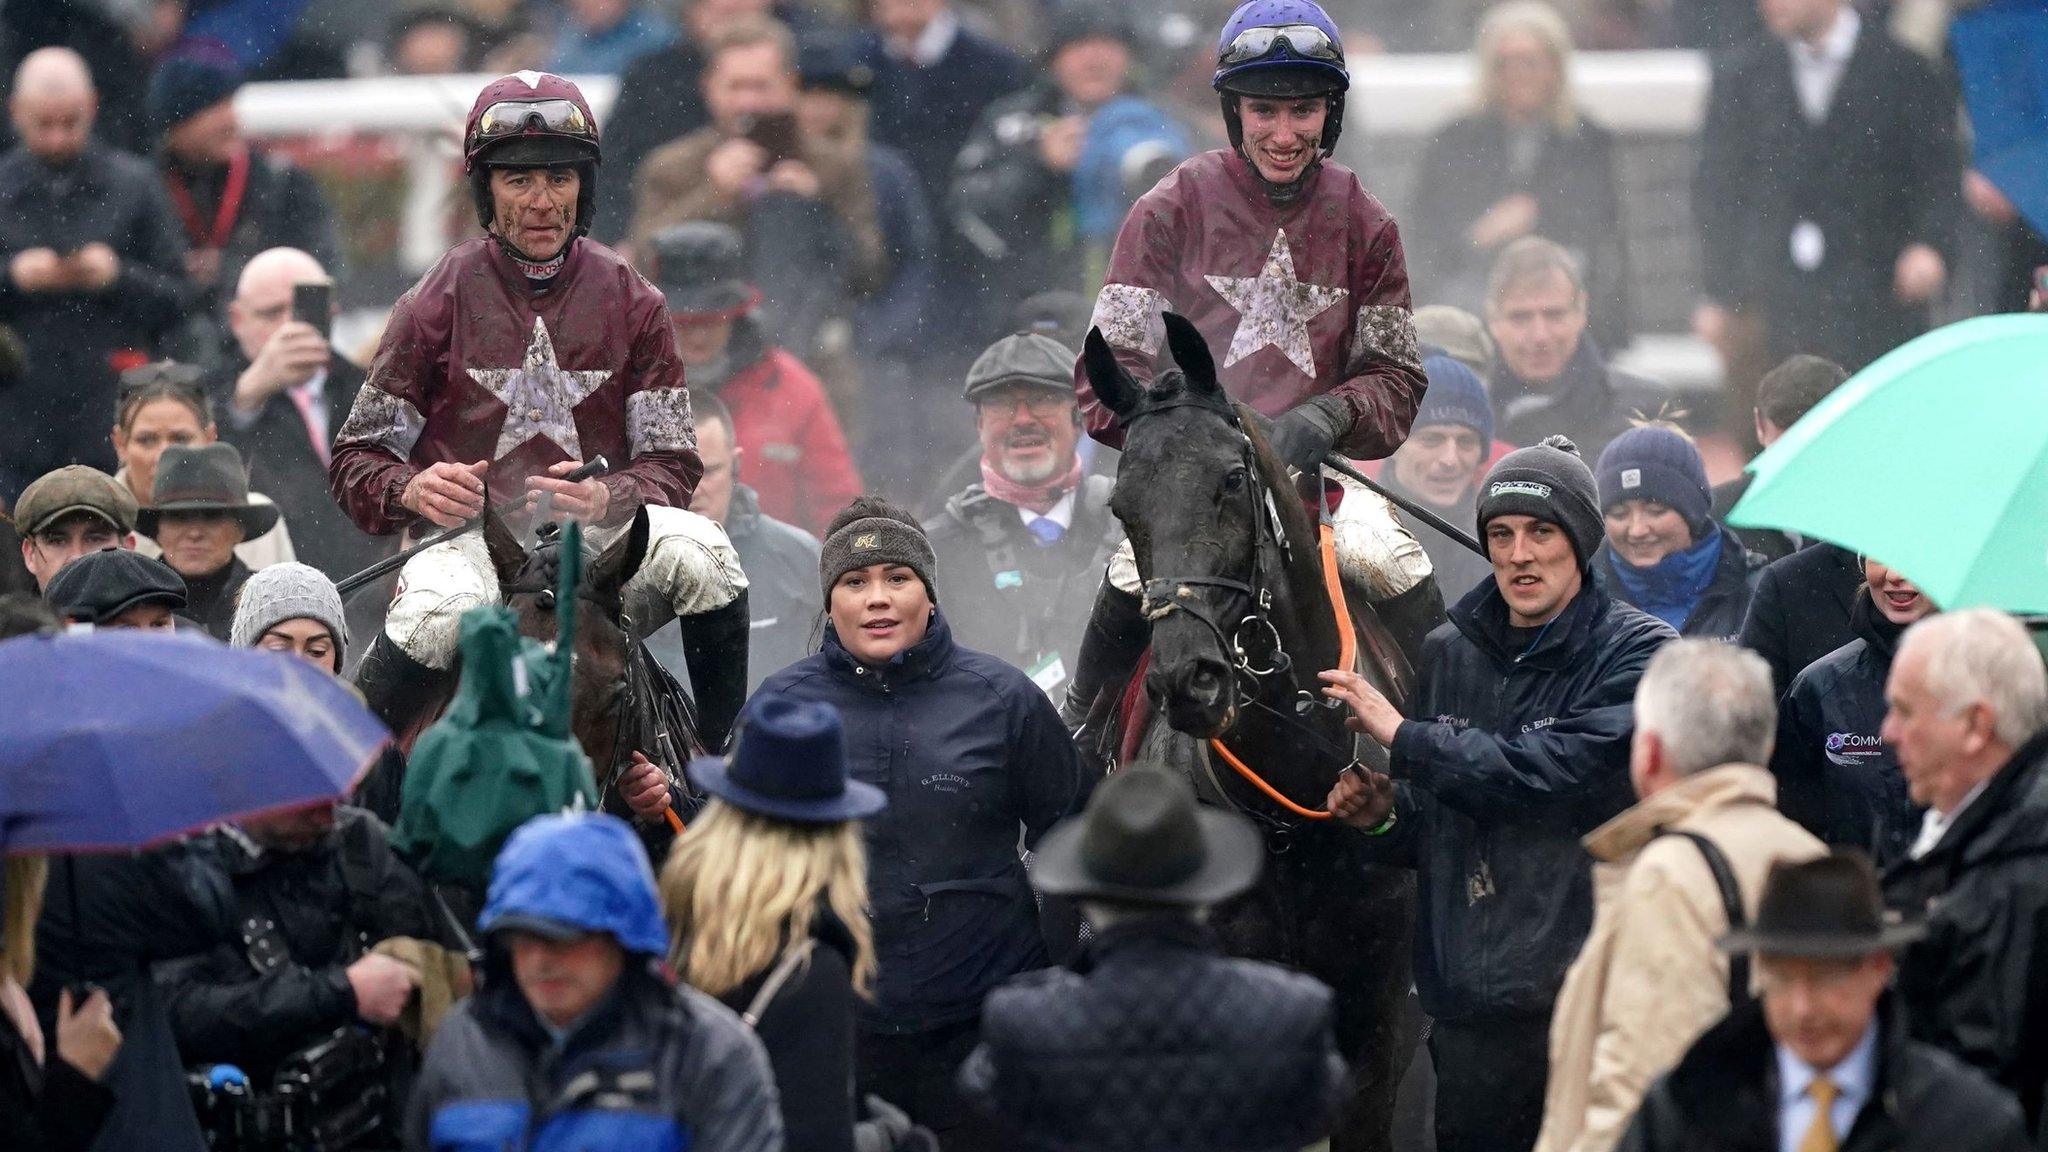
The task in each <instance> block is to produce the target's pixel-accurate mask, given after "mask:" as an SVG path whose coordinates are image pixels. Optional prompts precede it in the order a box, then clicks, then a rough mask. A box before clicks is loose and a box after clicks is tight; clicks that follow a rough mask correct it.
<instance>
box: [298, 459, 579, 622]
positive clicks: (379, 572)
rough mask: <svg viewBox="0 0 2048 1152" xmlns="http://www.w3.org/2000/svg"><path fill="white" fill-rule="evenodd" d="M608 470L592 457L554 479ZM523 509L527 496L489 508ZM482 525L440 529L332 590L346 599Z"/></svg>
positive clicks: (503, 511) (572, 479)
mask: <svg viewBox="0 0 2048 1152" xmlns="http://www.w3.org/2000/svg"><path fill="white" fill-rule="evenodd" d="M609 471H611V464H610V462H608V461H607V460H605V458H604V457H602V456H593V457H592V458H591V459H590V461H589V462H588V463H586V464H584V465H583V467H581V468H578V469H576V470H575V471H574V472H571V473H569V474H568V475H567V476H560V477H557V479H560V480H565V481H567V482H569V483H571V484H574V483H577V482H579V481H583V480H589V479H591V478H592V477H596V476H602V475H604V474H605V473H606V472H609ZM525 506H526V497H524V496H521V497H519V498H518V499H516V500H507V501H505V502H504V503H503V504H500V505H498V506H497V507H496V508H493V509H491V511H492V512H495V513H497V514H498V515H500V516H509V515H511V514H512V513H514V512H517V511H518V510H519V509H521V508H523V507H525ZM481 523H483V517H481V516H478V517H476V518H474V519H471V520H465V521H463V522H462V523H460V524H457V525H456V526H454V527H453V528H443V529H442V530H440V531H439V532H436V533H434V534H433V535H432V536H429V537H427V538H426V539H424V540H422V541H420V542H419V543H417V544H414V545H413V546H412V547H410V548H407V549H405V550H404V551H401V552H398V553H395V554H393V555H390V556H386V557H385V558H384V559H382V560H379V561H377V562H376V563H375V564H372V565H370V566H369V567H368V568H365V569H363V570H362V571H361V572H358V573H356V574H355V575H353V576H348V577H344V578H343V579H340V580H337V581H335V583H334V589H335V591H337V592H339V593H341V594H342V595H343V596H347V595H348V594H349V593H351V592H354V591H355V590H356V589H358V588H361V587H362V586H363V585H365V584H368V583H370V582H371V581H372V580H376V579H377V578H379V577H381V576H383V575H384V574H385V573H387V572H396V571H397V570H398V569H400V568H403V567H405V562H406V561H407V560H410V559H412V558H413V557H414V556H417V555H419V554H420V553H421V552H424V551H426V550H427V549H429V548H432V547H433V546H434V545H436V544H446V543H447V542H448V541H450V540H453V539H455V538H456V537H457V536H460V535H462V534H463V533H464V532H467V531H469V530H470V529H472V528H474V527H476V526H477V525H478V524H481Z"/></svg>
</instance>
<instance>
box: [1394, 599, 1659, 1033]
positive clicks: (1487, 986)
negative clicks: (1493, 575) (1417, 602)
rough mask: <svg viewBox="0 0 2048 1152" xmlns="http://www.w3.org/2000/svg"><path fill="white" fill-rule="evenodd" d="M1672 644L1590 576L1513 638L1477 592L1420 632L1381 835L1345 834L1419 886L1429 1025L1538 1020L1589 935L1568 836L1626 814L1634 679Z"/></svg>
mask: <svg viewBox="0 0 2048 1152" xmlns="http://www.w3.org/2000/svg"><path fill="white" fill-rule="evenodd" d="M1524 633H1525V634H1524ZM1675 638H1676V637H1675V634H1674V633H1673V632H1672V631H1671V629H1670V628H1669V627H1667V626H1665V624H1664V623H1663V622H1662V621H1660V620H1657V619H1656V618H1654V617H1652V616H1648V615H1645V614H1644V613H1642V612H1639V611H1637V610H1636V609H1634V608H1631V607H1629V606H1628V605H1626V604H1623V603H1621V602H1620V601H1617V600H1614V599H1611V598H1610V597H1609V596H1608V595H1607V593H1606V591H1605V589H1604V588H1602V587H1601V584H1600V580H1599V577H1598V576H1597V575H1595V576H1592V577H1590V578H1589V580H1588V583H1587V585H1586V587H1585V588H1584V589H1583V590H1582V591H1581V592H1580V593H1579V595H1578V596H1576V597H1574V598H1573V600H1572V602H1571V603H1570V604H1568V605H1566V607H1565V609H1564V612H1563V613H1562V614H1560V615H1559V616H1558V617H1557V618H1556V619H1555V620H1553V621H1552V622H1551V624H1550V626H1548V627H1547V628H1544V629H1542V630H1537V629H1526V630H1525V629H1512V628H1510V627H1509V625H1508V622H1507V602H1506V601H1505V600H1503V599H1502V598H1501V594H1500V589H1499V587H1498V586H1497V585H1495V584H1494V583H1492V582H1491V581H1488V582H1485V583H1482V584H1480V585H1479V586H1478V587H1477V588H1474V589H1473V590H1472V591H1471V592H1469V593H1467V594H1466V596H1465V598H1464V599H1462V600H1460V601H1459V602H1458V604H1457V607H1455V608H1453V609H1452V610H1451V620H1450V622H1449V623H1447V624H1445V625H1443V626H1441V627H1439V628H1438V629H1437V630H1436V631H1434V632H1432V633H1430V636H1429V640H1428V641H1427V642H1426V643H1425V644H1424V646H1423V656H1422V675H1421V684H1420V687H1419V688H1418V690H1417V691H1416V692H1415V694H1414V696H1413V697H1411V698H1410V700H1409V702H1408V707H1407V713H1408V715H1409V716H1410V717H1411V719H1408V720H1405V721H1403V722H1402V723H1401V727H1400V730H1399V731H1398V732H1397V733H1396V734H1395V736H1394V746H1393V749H1392V754H1393V756H1392V759H1393V771H1394V775H1395V777H1396V778H1397V779H1398V780H1400V781H1401V783H1400V787H1399V799H1398V802H1397V807H1396V814H1395V816H1396V819H1395V827H1394V829H1393V830H1392V831H1391V832H1390V833H1388V834H1387V835H1385V836H1382V837H1378V838H1372V839H1368V838H1366V837H1362V836H1361V837H1357V838H1356V840H1357V843H1358V844H1359V845H1360V847H1361V850H1362V851H1363V852H1365V853H1366V854H1367V855H1369V856H1372V857H1375V858H1379V859H1384V860H1386V861H1387V862H1389V863H1405V864H1408V865H1410V866H1412V867H1414V868H1415V869H1416V871H1417V873H1418V876H1417V881H1418V887H1419V889H1420V891H1421V896H1422V900H1421V917H1420V921H1419V923H1418V924H1417V927H1416V933H1415V975H1416V984H1417V986H1418V987H1419V988H1420V990H1421V992H1422V1006H1423V1008H1424V1009H1425V1010H1427V1011H1428V1012H1429V1014H1430V1015H1432V1016H1436V1017H1440V1018H1456V1017H1463V1016H1475V1015H1495V1014H1538V1015H1547V1014H1548V1013H1549V1012H1550V1008H1551V1004H1552V1002H1553V1001H1554V1000H1555V999H1556V998H1557V990H1558V987H1559V986H1560V985H1561V984H1562V983H1563V982H1564V972H1565V969H1566V968H1567V967H1569V966H1570V965H1571V962H1572V958H1573V957H1575V956H1577V955H1578V952H1579V946H1580V945H1581V944H1582V943H1584V942H1585V938H1586V933H1587V932H1588V931H1589V930H1591V928H1592V925H1593V887H1592V864H1591V861H1590V860H1589V859H1588V858H1587V856H1586V854H1585V852H1584V851H1583V850H1582V849H1581V848H1580V847H1579V838H1580V837H1582V836H1584V835H1585V834H1586V833H1588V832H1591V831H1592V830H1593V829H1595V828H1597V827H1599V826H1600V825H1601V824H1602V823H1605V822H1606V821H1607V820H1608V819H1610V818H1612V817H1613V816H1615V815H1616V814H1617V813H1619V812H1620V811H1621V810H1622V809H1624V808H1627V807H1628V806H1629V805H1630V804H1631V803H1633V802H1634V795H1633V793H1632V792H1631V790H1630V787H1629V778H1628V753H1629V740H1630V737H1631V735H1632V734H1633V732H1634V728H1635V720H1634V715H1633V707H1634V700H1635V692H1636V682H1637V681H1638V680H1640V679H1641V678H1642V674H1643V668H1644V667H1645V666H1646V665H1647V664H1648V663H1649V662H1650V657H1651V655H1653V654H1654V653H1655V652H1656V650H1657V648H1658V647H1659V646H1660V645H1662V644H1663V643H1664V642H1665V641H1667V640H1672V639H1675Z"/></svg>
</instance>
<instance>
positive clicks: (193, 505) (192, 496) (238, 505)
mask: <svg viewBox="0 0 2048 1152" xmlns="http://www.w3.org/2000/svg"><path fill="white" fill-rule="evenodd" d="M177 512H221V513H226V514H227V515H230V516H233V517H234V518H235V519H236V520H238V521H240V522H241V525H242V535H243V537H244V538H245V539H249V540H254V539H255V538H257V537H258V536H261V535H263V534H264V533H265V532H268V531H270V529H271V528H272V527H274V526H275V525H276V524H277V505H275V504H251V503H250V502H249V474H248V473H247V472H246V471H244V470H243V468H242V454H241V453H240V452H237V451H235V446H234V445H232V444H219V443H215V444H192V445H186V444H176V445H172V446H171V447H169V448H166V449H164V454H163V456H162V457H160V458H159V459H158V460H157V463H156V487H154V488H153V489H151V490H150V506H149V507H147V508H143V509H140V510H138V511H137V512H136V513H135V527H136V529H137V530H139V531H140V532H141V533H142V534H143V535H145V536H149V537H154V536H155V535H156V534H157V529H158V527H159V526H160V525H161V524H162V521H163V516H164V514H166V513H177Z"/></svg>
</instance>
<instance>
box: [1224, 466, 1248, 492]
mask: <svg viewBox="0 0 2048 1152" xmlns="http://www.w3.org/2000/svg"><path fill="white" fill-rule="evenodd" d="M1223 490H1224V491H1225V492H1242V491H1244V469H1242V468H1233V469H1231V470H1230V471H1228V472H1225V473H1224V474H1223Z"/></svg>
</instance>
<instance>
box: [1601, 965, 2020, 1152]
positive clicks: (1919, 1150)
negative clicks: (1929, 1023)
mask: <svg viewBox="0 0 2048 1152" xmlns="http://www.w3.org/2000/svg"><path fill="white" fill-rule="evenodd" d="M1898 1015H1899V1013H1898V1011H1897V1008H1896V1006H1895V1004H1894V1002H1893V1001H1892V1000H1891V999H1890V997H1889V996H1887V998H1886V1000H1884V1001H1882V1002H1880V1004H1879V1006H1878V1029H1879V1032H1878V1036H1879V1039H1878V1048H1877V1051H1878V1058H1877V1082H1876V1085H1875V1088H1874V1090H1873V1091H1872V1092H1871V1094H1870V1099H1869V1101H1868V1102H1866V1103H1865V1104H1864V1105H1863V1109H1862V1111H1860V1112H1858V1113H1857V1114H1856V1122H1855V1123H1854V1124H1852V1125H1850V1127H1849V1131H1848V1132H1847V1133H1845V1134H1844V1135H1843V1136H1842V1140H1841V1152H2029V1147H2028V1144H2027V1138H2026V1135H2025V1134H2024V1133H2023V1132H2022V1130H2021V1128H2020V1114H2019V1109H2018V1108H2017V1107H2015V1106H2014V1105H2013V1102H2012V1097H2010V1096H2008V1095H2006V1094H2005V1093H2004V1092H2001V1091H1999V1090H1998V1087H1997V1086H1996V1085H1994V1084H1992V1083H1991V1082H1989V1081H1988V1080H1986V1079H1985V1078H1984V1076H1983V1075H1982V1074H1981V1073H1979V1072H1977V1071H1975V1070H1973V1069H1971V1068H1969V1067H1968V1066H1966V1065H1964V1064H1963V1063H1961V1062H1960V1061H1958V1060H1956V1059H1955V1058H1954V1057H1952V1056H1950V1055H1948V1054H1947V1053H1945V1052H1942V1051H1939V1050H1937V1049H1935V1048H1932V1047H1929V1046H1927V1045H1925V1044H1917V1043H1914V1042H1912V1041H1910V1040H1908V1039H1907V1038H1906V1037H1905V1035H1904V1034H1903V1032H1902V1030H1901V1029H1900V1027H1899V1024H1898ZM1776 1051H1777V1049H1776V1046H1775V1045H1774V1044H1773V1043H1772V1041H1771V1034H1770V1032H1769V1030H1767V1029H1766V1028H1765V1027H1764V1015H1763V1009H1762V1008H1761V1007H1760V1006H1759V1005H1758V1004H1756V1003H1755V1002H1751V1003H1749V1004H1746V1005H1744V1006H1743V1007H1741V1008H1737V1009H1736V1010H1735V1011H1734V1012H1732V1013H1730V1014H1729V1016H1728V1018H1727V1019H1725V1020H1723V1021H1721V1022H1720V1023H1719V1024H1716V1025H1715V1026H1714V1027H1713V1028H1711V1029H1709V1030H1708V1031H1707V1033H1706V1034H1705V1035H1704V1036H1701V1037H1700V1038H1699V1040H1697V1041H1696V1042H1694V1044H1693V1046H1692V1050H1691V1051H1689V1052H1687V1053H1686V1054H1685V1058H1684V1059H1682V1060H1680V1061H1679V1062H1678V1067H1676V1068H1674V1069H1672V1070H1671V1074H1670V1075H1668V1076H1666V1077H1664V1078H1663V1079H1662V1080H1659V1081H1658V1082H1657V1083H1656V1084H1655V1085H1653V1086H1652V1087H1651V1089H1650V1093H1649V1095H1648V1096H1646V1097H1644V1099H1643V1106H1642V1109H1641V1110H1640V1111H1638V1112H1637V1113H1636V1118H1635V1123H1634V1124H1632V1125H1630V1127H1629V1130H1628V1134H1627V1135H1626V1136H1624V1137H1622V1141H1621V1144H1620V1152H1777V1150H1778V1149H1779V1148H1780V1147H1782V1145H1781V1144H1780V1143H1779V1140H1778V1135H1779V1133H1778V1087H1777V1081H1778V1073H1777V1055H1776Z"/></svg>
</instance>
